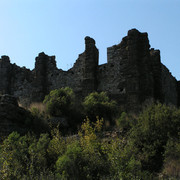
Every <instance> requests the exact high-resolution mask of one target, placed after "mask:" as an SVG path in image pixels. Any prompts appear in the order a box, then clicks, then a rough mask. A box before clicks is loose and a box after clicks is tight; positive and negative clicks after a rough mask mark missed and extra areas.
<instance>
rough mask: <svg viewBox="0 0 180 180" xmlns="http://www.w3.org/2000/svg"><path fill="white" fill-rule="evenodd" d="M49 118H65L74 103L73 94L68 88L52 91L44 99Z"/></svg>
mask: <svg viewBox="0 0 180 180" xmlns="http://www.w3.org/2000/svg"><path fill="white" fill-rule="evenodd" d="M43 103H45V104H46V110H47V112H48V113H49V114H50V115H51V116H67V115H68V114H69V113H70V111H71V109H72V106H73V103H74V93H73V90H72V89H71V88H69V87H65V88H60V89H55V90H52V91H51V92H50V93H49V94H48V95H47V96H46V97H45V99H44V101H43Z"/></svg>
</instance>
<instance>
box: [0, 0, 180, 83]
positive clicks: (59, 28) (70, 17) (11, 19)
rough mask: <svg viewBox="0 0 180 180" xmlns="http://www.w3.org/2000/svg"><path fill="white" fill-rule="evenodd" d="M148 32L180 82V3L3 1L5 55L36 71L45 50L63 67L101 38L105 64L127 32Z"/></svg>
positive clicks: (0, 27)
mask: <svg viewBox="0 0 180 180" xmlns="http://www.w3.org/2000/svg"><path fill="white" fill-rule="evenodd" d="M132 28H137V29H138V30H139V31H141V32H148V34H149V40H150V44H151V47H152V48H155V49H160V51H161V60H162V62H163V63H164V64H165V65H166V66H167V67H168V68H169V70H170V71H171V72H172V74H173V75H174V76H175V77H176V78H177V79H179V80H180V54H179V53H180V0H0V56H1V55H8V56H9V57H10V59H11V62H12V63H16V64H17V65H19V66H26V67H27V68H30V69H33V68H34V62H35V57H36V56H37V55H38V53H40V52H42V51H44V52H45V53H46V54H48V55H55V56H56V60H57V65H58V67H59V68H61V69H64V70H66V69H68V68H70V67H72V65H73V64H74V62H75V60H76V59H77V58H78V54H80V53H82V52H83V51H84V37H85V36H91V37H92V38H94V39H95V40H96V45H97V48H98V49H99V51H100V57H99V61H100V64H102V63H105V62H106V61H107V60H106V59H107V57H106V56H107V55H106V54H107V47H109V46H112V45H114V44H118V43H119V42H120V41H121V39H122V38H123V37H124V36H125V35H126V34H127V31H128V30H129V29H132Z"/></svg>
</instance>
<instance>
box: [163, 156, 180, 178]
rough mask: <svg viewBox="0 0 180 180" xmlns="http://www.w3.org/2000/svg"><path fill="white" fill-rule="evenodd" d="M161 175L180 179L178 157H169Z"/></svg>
mask: <svg viewBox="0 0 180 180" xmlns="http://www.w3.org/2000/svg"><path fill="white" fill-rule="evenodd" d="M163 175H165V176H166V177H172V178H175V179H180V162H179V160H178V159H169V160H168V161H167V162H166V163H165V165H164V170H163Z"/></svg>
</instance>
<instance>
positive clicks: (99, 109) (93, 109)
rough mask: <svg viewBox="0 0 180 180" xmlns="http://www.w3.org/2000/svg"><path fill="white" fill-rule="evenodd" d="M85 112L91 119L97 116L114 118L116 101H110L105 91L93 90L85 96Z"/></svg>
mask: <svg viewBox="0 0 180 180" xmlns="http://www.w3.org/2000/svg"><path fill="white" fill-rule="evenodd" d="M83 107H84V110H85V114H86V115H87V116H88V117H89V118H90V119H91V120H94V121H95V120H96V117H97V116H99V117H100V118H102V117H103V118H105V119H108V120H110V121H111V120H112V116H113V115H114V114H115V112H116V102H115V101H110V99H109V98H108V96H107V94H106V93H105V92H101V93H98V92H93V93H91V94H89V95H88V96H87V97H85V99H84V102H83Z"/></svg>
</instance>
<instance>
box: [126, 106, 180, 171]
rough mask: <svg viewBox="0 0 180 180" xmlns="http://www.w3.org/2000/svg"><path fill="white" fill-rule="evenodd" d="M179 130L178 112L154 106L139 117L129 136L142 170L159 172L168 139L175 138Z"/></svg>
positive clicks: (179, 119) (170, 108) (165, 107)
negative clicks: (136, 150) (136, 151)
mask: <svg viewBox="0 0 180 180" xmlns="http://www.w3.org/2000/svg"><path fill="white" fill-rule="evenodd" d="M179 128H180V110H177V109H176V108H174V107H168V106H166V105H162V104H154V105H151V106H149V107H148V108H147V109H145V110H144V111H143V112H142V113H141V114H140V116H139V118H138V122H137V125H135V126H134V127H133V128H132V130H131V134H130V136H129V141H130V142H131V144H132V148H137V149H138V153H137V156H139V158H140V160H141V164H142V170H148V171H150V172H159V171H160V170H161V168H162V165H163V159H164V158H163V153H164V151H165V149H164V146H165V145H166V143H167V141H168V139H169V137H177V136H178V132H179Z"/></svg>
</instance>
